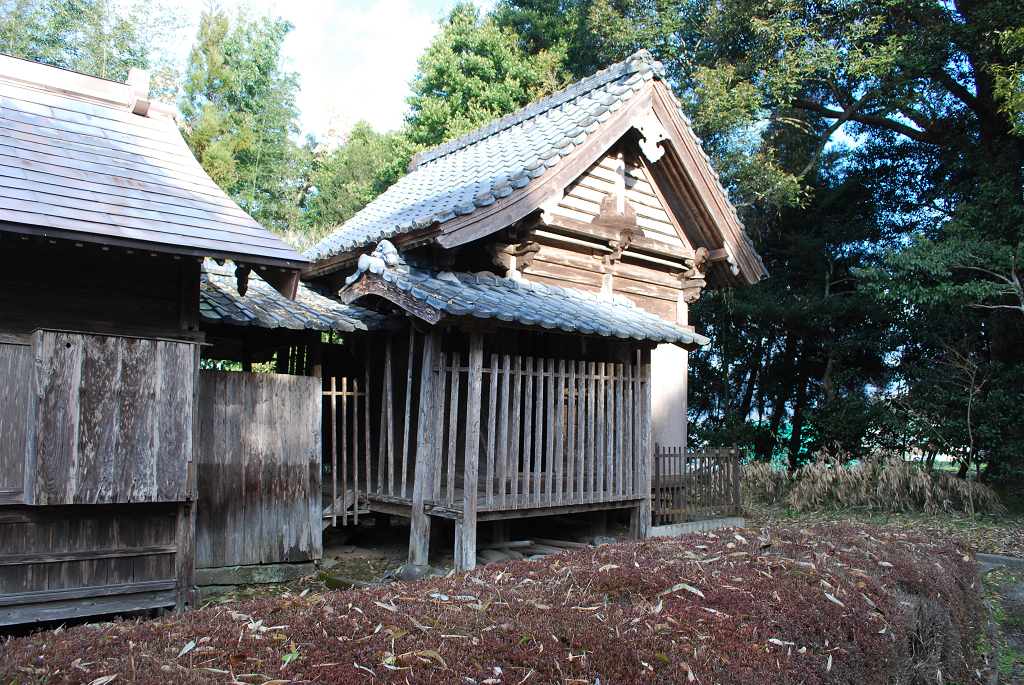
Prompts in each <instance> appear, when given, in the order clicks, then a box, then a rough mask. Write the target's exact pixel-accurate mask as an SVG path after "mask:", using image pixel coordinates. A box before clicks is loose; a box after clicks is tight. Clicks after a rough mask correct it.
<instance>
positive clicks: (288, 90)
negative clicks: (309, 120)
mask: <svg viewBox="0 0 1024 685" xmlns="http://www.w3.org/2000/svg"><path fill="white" fill-rule="evenodd" d="M291 29H292V25H291V24H290V23H289V22H287V21H284V20H283V19H280V18H272V17H269V16H264V17H253V16H251V15H250V14H249V13H248V11H247V10H245V9H240V10H239V12H238V14H237V15H236V16H235V18H234V21H233V22H232V21H231V20H230V19H229V18H228V16H227V14H226V13H225V12H224V10H223V9H221V8H220V7H219V6H217V5H216V4H211V5H208V6H207V8H206V9H205V10H204V11H203V13H202V15H201V16H200V22H199V32H198V35H197V37H196V44H195V46H194V47H193V48H192V51H191V53H190V54H189V60H188V71H187V74H186V79H185V84H184V99H183V102H182V112H183V114H184V115H185V122H186V125H185V139H186V140H187V142H188V144H189V146H190V147H191V148H192V151H193V152H194V153H195V155H196V157H197V159H199V162H200V164H202V165H203V168H204V169H205V170H206V172H207V173H208V174H210V177H211V178H212V179H213V180H214V181H216V182H217V184H218V185H220V187H221V188H223V189H224V190H225V192H227V193H228V194H229V195H231V196H232V198H233V199H234V200H235V201H236V202H237V203H238V204H239V205H240V206H241V207H242V208H243V209H245V210H246V211H247V212H248V213H249V214H250V215H252V216H253V218H255V219H256V220H257V221H259V222H260V223H261V224H262V225H263V226H264V227H266V228H269V229H272V230H277V231H282V232H283V231H285V230H286V229H287V228H288V227H289V226H294V225H296V224H297V221H298V218H299V209H298V206H297V203H298V200H299V193H300V184H299V182H298V180H297V179H298V178H299V176H300V170H301V165H302V163H303V159H302V155H301V151H300V149H299V146H298V145H297V144H296V143H295V142H294V141H293V140H292V138H291V136H293V135H297V134H298V125H297V120H298V114H299V113H298V110H297V109H296V107H295V93H296V92H297V91H298V88H299V78H298V74H296V73H293V72H286V71H283V70H282V68H281V55H280V52H281V43H282V42H283V41H284V38H285V36H286V35H287V34H288V32H289V31H291Z"/></svg>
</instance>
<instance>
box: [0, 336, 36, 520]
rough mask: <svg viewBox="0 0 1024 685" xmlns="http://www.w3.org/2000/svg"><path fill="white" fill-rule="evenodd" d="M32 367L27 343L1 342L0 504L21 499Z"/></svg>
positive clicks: (11, 502) (23, 483)
mask: <svg viewBox="0 0 1024 685" xmlns="http://www.w3.org/2000/svg"><path fill="white" fill-rule="evenodd" d="M27 342H28V341H27V340H26V341H25V343H27ZM31 370H32V350H31V348H30V347H29V346H28V344H13V345H12V344H2V343H0V379H3V380H2V381H0V382H2V383H3V384H4V389H3V392H0V504H16V503H21V502H22V501H23V499H22V498H23V493H24V487H25V431H26V429H27V424H28V389H29V381H30V379H31Z"/></svg>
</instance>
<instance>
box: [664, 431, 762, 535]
mask: <svg viewBox="0 0 1024 685" xmlns="http://www.w3.org/2000/svg"><path fill="white" fill-rule="evenodd" d="M744 453H745V450H740V449H739V448H738V447H737V446H735V445H733V446H732V447H726V448H719V449H712V450H708V451H705V452H684V451H683V450H682V448H680V447H669V446H664V445H657V444H656V445H655V447H654V472H653V480H652V483H651V489H652V499H653V503H652V507H651V513H652V516H653V522H654V525H655V526H663V525H669V524H673V523H684V522H686V521H694V520H698V519H701V518H710V517H717V516H739V514H740V462H741V459H742V458H743V457H744Z"/></svg>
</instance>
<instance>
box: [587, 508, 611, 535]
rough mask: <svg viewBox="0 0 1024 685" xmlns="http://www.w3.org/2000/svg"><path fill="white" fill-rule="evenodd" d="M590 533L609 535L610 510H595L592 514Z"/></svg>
mask: <svg viewBox="0 0 1024 685" xmlns="http://www.w3.org/2000/svg"><path fill="white" fill-rule="evenodd" d="M590 534H591V535H593V536H594V537H597V536H598V535H601V536H605V535H608V512H606V511H595V512H594V513H592V514H591V515H590Z"/></svg>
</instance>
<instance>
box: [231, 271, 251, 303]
mask: <svg viewBox="0 0 1024 685" xmlns="http://www.w3.org/2000/svg"><path fill="white" fill-rule="evenodd" d="M251 273H252V269H250V268H249V267H247V266H242V265H238V266H236V267H235V280H236V281H237V283H238V294H239V295H241V296H242V297H245V293H247V292H248V291H249V274H251Z"/></svg>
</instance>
